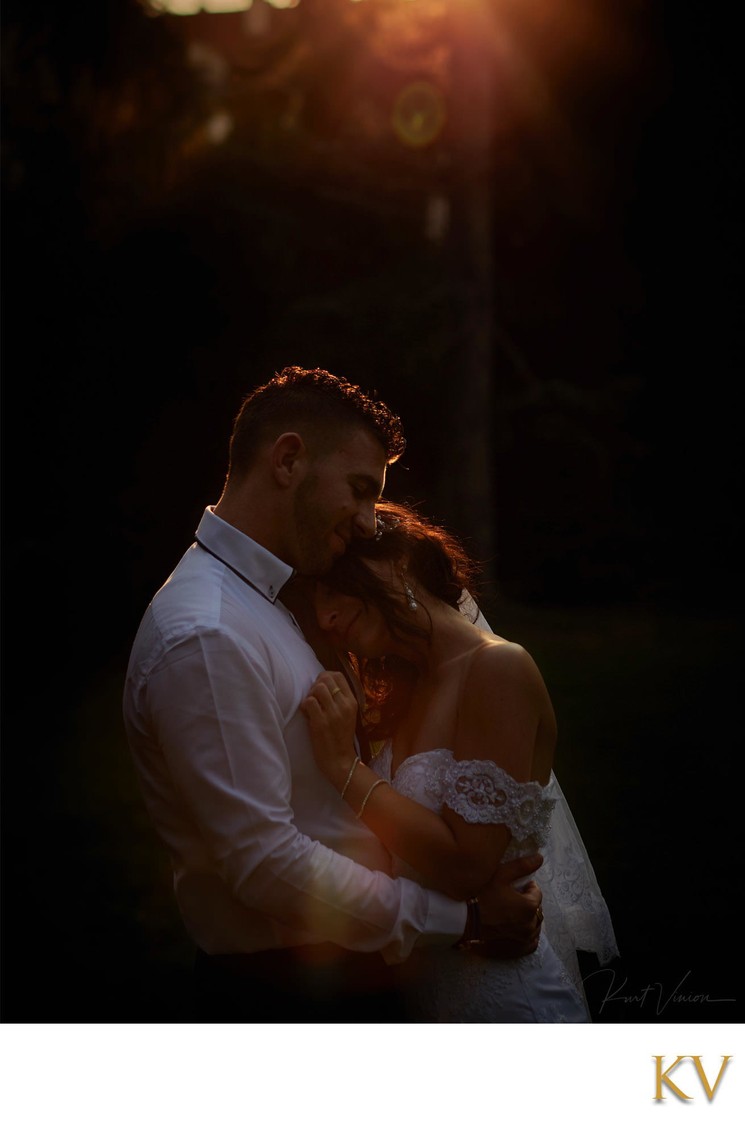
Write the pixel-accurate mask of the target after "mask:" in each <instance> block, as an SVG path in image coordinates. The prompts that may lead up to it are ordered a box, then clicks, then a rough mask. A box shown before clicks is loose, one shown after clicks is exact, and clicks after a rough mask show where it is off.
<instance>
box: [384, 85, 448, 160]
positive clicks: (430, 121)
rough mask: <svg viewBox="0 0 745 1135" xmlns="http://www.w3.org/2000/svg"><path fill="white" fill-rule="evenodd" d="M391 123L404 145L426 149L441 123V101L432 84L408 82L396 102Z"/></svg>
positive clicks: (440, 128)
mask: <svg viewBox="0 0 745 1135" xmlns="http://www.w3.org/2000/svg"><path fill="white" fill-rule="evenodd" d="M391 122H392V125H393V130H394V132H395V134H396V135H397V136H398V138H399V139H400V140H401V141H402V142H403V143H404V145H406V146H414V147H419V146H429V145H430V144H431V143H432V142H434V140H435V139H436V138H437V137H438V135H439V134H440V132H441V130H442V127H443V125H444V123H445V100H444V99H443V97H442V95H441V94H440V92H439V90H438V89H437V87H435V86H434V85H433V84H432V83H425V82H417V83H409V85H408V86H406V87H404V88H403V90H402V91H401V92H400V93H399V95H398V98H397V99H396V102H395V104H394V107H393V115H392V117H391Z"/></svg>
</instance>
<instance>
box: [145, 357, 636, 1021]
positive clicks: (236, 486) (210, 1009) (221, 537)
mask: <svg viewBox="0 0 745 1135" xmlns="http://www.w3.org/2000/svg"><path fill="white" fill-rule="evenodd" d="M404 444H405V442H404V438H403V434H402V428H401V423H400V421H399V419H398V418H397V417H396V416H395V415H394V414H393V413H391V411H390V410H389V409H388V407H386V406H385V405H384V404H383V403H381V402H379V401H376V400H375V399H374V398H372V397H370V396H368V395H367V394H365V393H364V392H363V391H362V390H361V389H360V388H359V387H357V386H355V385H354V384H352V383H350V382H348V381H346V380H345V379H342V378H337V377H335V376H334V375H331V374H329V373H328V372H327V371H324V370H320V369H315V370H305V369H303V368H300V367H287V368H285V370H283V371H282V372H280V373H279V374H277V375H275V376H274V378H272V379H271V380H270V381H268V382H266V383H264V384H263V385H261V386H259V387H257V388H256V389H255V390H254V391H253V392H252V393H251V394H249V395H248V396H247V397H246V398H245V399H244V401H243V403H242V405H241V407H240V410H239V412H238V414H237V416H236V419H235V422H234V426H233V432H232V435H231V438H230V446H229V458H228V472H227V476H226V480H225V485H224V488H223V492H222V495H221V497H220V499H219V501H218V502H217V504H215V505H214V506H209V507H207V508H206V509H205V511H204V514H203V516H202V519H201V521H200V523H199V526H198V528H197V532H196V539H195V542H194V543H193V544H192V545H191V547H189V548H188V549H187V551H186V552H185V554H184V556H183V557H182V559H181V561H180V562H179V563H178V565H177V566H176V567H175V569H174V571H173V572H172V574H171V575H170V576H169V578H168V579H167V580H166V582H165V583H164V584H163V586H162V587H161V588H160V590H159V591H158V592H157V594H156V595H155V596H154V597H153V599H152V601H151V603H150V604H149V606H148V608H147V610H146V612H145V614H144V616H143V619H142V622H141V624H140V627H139V630H138V632H137V635H136V638H135V641H134V644H133V647H132V652H131V656H130V662H129V667H128V671H127V678H126V684H125V691H124V719H125V725H126V730H127V735H128V740H129V744H130V748H131V751H132V755H133V758H134V762H135V766H136V769H137V773H138V777H139V781H140V784H141V787H142V791H143V795H144V799H145V802H146V805H147V808H148V812H149V815H150V817H151V820H152V822H153V824H154V826H155V828H156V830H157V832H158V833H159V835H160V837H161V839H162V840H163V842H164V844H165V846H166V848H167V849H168V852H169V854H170V858H171V862H172V865H173V879H174V888H175V896H176V901H177V904H178V907H179V910H180V913H181V917H182V919H183V922H184V925H185V927H186V930H187V932H188V933H189V935H190V937H191V938H192V940H193V941H194V943H195V947H196V962H195V970H194V1019H195V1020H197V1021H204V1022H238V1021H242V1022H275V1023H297V1022H331V1023H334V1022H340V1023H343V1022H380V1023H387V1022H407V1021H412V1022H453V1023H456V1022H494V1023H506V1022H539V1023H540V1022H573V1023H578V1022H589V1021H590V1019H591V1018H590V1014H589V1010H588V1007H587V1003H586V1000H585V997H584V994H583V991H582V981H581V976H580V971H579V966H578V961H577V950H588V951H593V952H595V953H596V954H597V955H598V957H599V959H600V960H601V961H607V960H608V959H609V958H610V957H612V956H614V954H615V953H616V952H617V951H616V946H615V939H614V934H613V927H612V923H611V919H610V916H609V914H608V910H607V907H606V904H605V902H604V900H603V897H602V894H601V892H600V890H599V888H598V885H597V881H596V879H595V875H594V873H593V870H592V867H591V865H590V863H589V861H588V859H587V855H586V852H585V849H584V846H583V844H582V841H581V838H580V836H579V833H578V832H577V830H576V827H575V826H574V823H573V820H572V816H571V812H570V811H569V809H568V807H567V804H566V801H565V799H564V797H563V794H562V792H561V789H560V787H559V785H558V782H557V780H556V777H555V775H554V773H553V771H552V765H553V757H554V749H555V744H556V722H555V718H554V712H553V709H552V705H551V700H550V697H549V694H548V692H547V690H546V687H545V684H544V682H543V679H542V677H541V674H540V672H539V670H538V668H537V667H536V665H535V663H534V661H533V660H532V658H531V657H530V655H529V654H528V653H527V652H526V651H525V650H524V649H523V648H522V647H521V646H519V645H517V644H515V643H511V642H508V641H506V640H505V639H503V638H501V637H499V636H498V635H497V634H495V633H493V632H492V630H491V629H490V627H489V626H488V624H487V623H486V621H485V620H484V618H483V616H482V615H481V614H480V612H479V610H478V607H477V605H476V602H475V599H474V596H475V595H476V593H477V573H476V568H475V565H474V564H473V563H472V561H471V560H470V558H469V556H468V555H467V554H466V552H465V550H464V548H463V546H462V545H461V543H460V542H459V541H458V540H457V539H456V538H455V537H454V536H453V535H452V534H451V533H449V532H448V531H446V530H445V529H444V528H443V527H442V526H440V525H437V524H433V523H431V522H430V521H429V520H428V519H427V518H426V517H424V516H422V515H420V514H419V513H418V512H417V511H415V510H413V509H411V508H409V507H407V506H403V505H400V504H395V503H393V502H391V501H386V500H385V499H384V498H383V492H384V488H385V477H386V470H387V468H388V466H389V465H391V464H392V463H393V462H395V461H396V460H397V459H398V458H399V457H400V455H401V453H402V452H403V449H404Z"/></svg>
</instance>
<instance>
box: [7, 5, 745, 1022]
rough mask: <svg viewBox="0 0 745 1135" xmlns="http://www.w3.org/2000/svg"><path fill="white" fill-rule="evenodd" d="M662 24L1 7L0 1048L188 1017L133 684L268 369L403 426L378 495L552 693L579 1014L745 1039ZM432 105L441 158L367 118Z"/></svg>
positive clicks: (696, 206)
mask: <svg viewBox="0 0 745 1135" xmlns="http://www.w3.org/2000/svg"><path fill="white" fill-rule="evenodd" d="M588 8H589V12H588V11H587V9H588ZM685 8H686V11H685V12H681V11H680V10H679V9H680V6H679V5H672V4H664V3H661V2H657V3H653V4H639V3H634V2H632V0H628V2H625V3H624V2H621V0H613V2H611V0H605V2H604V3H602V4H596V5H594V6H593V5H590V6H588V5H586V4H584V5H583V4H579V3H577V2H574V0H565V2H563V3H558V2H557V3H549V2H548V0H546V3H545V4H543V5H526V6H521V5H517V4H513V5H506V4H501V5H500V4H498V3H496V0H494V2H492V0H485V2H484V4H483V5H481V11H482V15H481V17H478V11H479V6H478V5H476V4H470V3H469V4H462V5H460V7H459V11H460V14H459V15H455V14H454V13H455V12H456V9H458V6H456V5H450V4H447V3H446V4H440V5H438V4H434V3H432V4H430V3H427V2H426V0H412V2H411V3H409V4H394V3H392V2H390V3H389V2H387V0H365V2H364V3H359V4H352V3H351V0H324V2H323V3H321V0H301V3H300V4H299V5H298V7H297V8H294V9H288V10H275V9H272V8H269V7H268V5H267V4H266V3H265V2H264V0H255V3H254V7H253V9H252V13H253V14H252V15H251V14H249V15H250V22H249V19H248V17H245V18H244V17H240V16H208V15H205V14H201V15H199V16H197V17H190V18H181V19H172V18H167V17H163V16H161V17H157V18H156V17H154V16H153V15H148V14H146V12H145V10H144V9H143V8H142V7H140V6H139V5H138V4H137V3H135V2H134V0H132V2H127V0H108V2H106V3H104V2H103V0H100V2H99V0H97V2H95V3H94V2H88V3H78V4H75V5H65V6H63V5H59V4H56V3H51V2H48V3H44V2H40V3H36V4H23V3H6V4H5V5H4V12H3V102H4V114H3V220H4V225H3V229H4V233H3V236H4V240H3V271H4V280H3V285H4V286H3V388H2V390H3V402H4V405H3V410H4V413H3V427H4V456H5V477H4V480H3V490H4V498H3V520H4V535H5V539H4V548H3V570H4V593H3V598H4V611H3V615H4V634H3V647H4V649H3V663H4V665H3V686H4V731H5V738H4V744H3V757H2V809H3V812H2V871H3V877H2V930H3V946H2V980H3V986H2V1005H1V1009H2V1018H3V1019H4V1020H5V1021H11V1022H13V1021H15V1022H18V1021H28V1022H60V1021H61V1022H86V1021H91V1022H120V1021H122V1022H129V1021H135V1022H137V1021H141V1022H157V1021H179V1020H182V1019H187V1018H186V1016H185V1015H186V1014H187V1012H188V1011H187V1009H186V1006H185V1001H184V997H183V993H184V988H185V985H186V982H187V976H188V971H189V966H190V962H191V949H190V946H189V943H188V941H187V940H186V938H185V936H184V933H183V931H182V929H181V926H180V923H179V920H178V917H177V914H176V912H175V909H174V904H173V900H172V897H171V892H170V880H169V874H168V865H167V863H166V861H165V858H164V854H163V852H162V850H161V848H160V846H159V845H158V843H157V840H156V838H155V836H154V834H153V832H152V830H151V828H150V826H149V823H148V820H147V817H146V815H145V814H144V810H143V807H142V804H141V801H140V798H139V795H138V791H137V786H136V783H135V781H134V777H133V772H132V769H131V767H130V763H129V757H128V754H127V750H126V743H125V741H124V736H123V731H122V726H121V715H120V699H121V689H122V682H123V675H124V669H125V667H126V659H127V654H128V650H129V645H130V643H131V640H132V637H133V635H134V632H135V630H136V626H137V622H138V620H139V617H140V615H141V613H142V610H143V609H144V606H145V605H146V603H147V602H148V600H149V598H150V596H151V594H152V592H153V591H154V590H155V589H156V588H157V587H158V586H159V585H160V583H161V582H162V581H163V580H164V578H165V577H166V575H167V574H168V572H169V571H170V569H171V568H172V567H173V566H174V564H175V562H176V560H177V559H178V558H179V556H180V555H181V553H182V551H183V550H184V549H185V547H186V546H187V545H188V544H189V543H190V542H191V538H192V535H193V531H194V528H195V526H196V524H197V522H198V520H199V517H200V515H201V513H202V510H203V508H204V506H205V505H206V504H208V503H214V501H215V500H216V499H217V497H218V495H219V492H220V489H221V487H222V480H223V476H224V471H225V461H226V451H227V437H228V433H229V430H230V424H231V420H232V416H233V414H234V413H235V411H236V410H237V407H238V404H239V401H240V399H241V397H242V396H243V394H245V393H246V392H247V391H248V390H249V389H250V388H251V387H253V386H254V385H256V384H257V383H259V382H262V381H264V380H266V378H268V377H270V376H271V374H272V373H274V371H275V370H277V369H279V368H281V367H282V366H284V365H287V364H289V363H297V364H300V365H303V366H322V367H325V368H327V369H329V370H331V371H334V372H335V373H338V374H343V375H345V376H346V377H348V378H350V379H352V380H353V381H356V382H359V383H360V384H361V385H363V386H364V387H366V388H368V389H371V390H376V391H377V392H378V394H379V395H380V396H381V397H383V398H385V399H386V400H387V401H388V402H389V403H390V405H391V406H392V407H393V408H394V409H395V410H396V411H397V412H399V413H400V414H401V415H402V417H403V419H404V423H405V426H406V434H407V437H408V439H409V445H408V449H407V453H406V454H405V456H404V458H403V459H402V461H401V462H400V463H399V465H397V466H396V467H394V469H393V470H392V471H391V474H390V477H389V486H388V491H389V494H390V495H391V496H393V497H398V498H399V499H407V500H413V501H415V502H420V503H421V504H422V506H423V507H424V508H425V509H426V510H427V511H429V513H430V515H432V516H434V517H435V518H436V519H438V520H440V521H443V522H445V523H447V524H448V525H450V526H451V527H452V528H453V529H454V530H456V531H458V532H459V534H460V535H462V536H463V537H464V538H465V539H466V540H467V541H468V542H469V544H470V545H471V547H472V550H473V551H474V552H475V553H476V554H477V555H479V556H480V558H481V559H482V560H483V561H484V564H485V587H484V593H483V604H484V607H485V610H486V613H487V615H488V617H489V619H490V621H491V623H492V625H493V626H494V627H495V629H496V630H498V631H499V632H500V633H502V634H505V635H507V636H508V637H512V638H514V639H516V640H518V641H520V642H522V643H523V644H524V645H525V646H526V647H527V648H528V649H529V650H530V651H531V653H532V654H533V656H534V657H535V658H536V660H537V662H538V663H539V665H540V667H541V669H542V670H543V673H544V675H545V677H546V680H547V683H548V685H549V688H550V690H551V693H552V696H553V698H554V702H555V706H556V710H557V715H558V718H559V726H560V746H559V751H558V755H557V773H558V776H559V780H560V782H561V784H562V786H563V788H564V791H565V793H566V795H567V797H568V799H569V802H570V804H571V806H572V808H573V810H574V813H575V817H576V818H577V820H578V823H579V826H580V829H581V831H582V833H583V836H584V838H585V842H586V843H587V846H588V849H589V851H590V854H591V857H592V859H593V862H594V864H595V867H596V870H597V873H598V876H599V879H600V881H601V884H602V886H603V889H604V892H605V894H606V896H607V898H608V902H609V905H610V907H611V910H612V913H613V916H614V921H615V925H616V929H617V935H618V939H619V944H620V947H621V958H620V960H619V961H618V962H616V963H614V964H613V966H612V967H611V970H610V972H609V973H606V974H598V973H593V970H594V969H595V967H594V964H593V963H591V962H588V964H587V972H588V979H587V989H588V993H589V995H590V997H591V1001H592V1003H593V1009H594V1012H595V1018H596V1020H598V1021H600V1022H609V1023H616V1022H626V1021H628V1022H632V1023H637V1022H646V1021H657V1020H660V1021H666V1022H671V1021H673V1022H674V1021H687V1020H690V1021H693V1022H705V1021H709V1022H718V1021H732V1020H740V1019H741V1017H740V1012H739V1009H738V1005H737V1002H736V1000H735V999H736V998H737V985H738V980H737V977H738V975H737V973H736V966H735V951H734V948H733V943H734V941H735V936H736V933H737V931H736V926H735V922H736V920H735V914H736V911H737V907H738V901H739V890H740V888H739V886H733V884H732V879H733V878H734V879H737V880H739V870H738V868H739V860H738V859H737V858H736V853H735V846H736V843H735V831H734V822H735V821H734V801H735V797H736V791H735V789H736V780H737V777H736V773H737V771H738V770H739V764H740V754H741V752H742V745H741V735H740V732H739V730H736V726H738V725H739V718H740V709H739V707H740V704H741V696H740V690H741V682H740V681H739V673H738V671H739V666H738V663H739V660H740V641H741V627H740V618H739V590H740V588H739V584H740V577H741V571H740V550H739V549H740V539H741V520H740V515H741V512H740V507H739V504H740V497H739V487H740V486H739V475H740V434H741V424H740V421H741V420H740V399H739V385H740V380H741V374H742V369H741V365H740V364H741V358H740V355H739V346H740V342H739V339H740V335H739V323H740V320H739V316H740V313H741V306H740V299H741V295H740V292H739V277H738V272H739V260H740V252H741V249H740V239H739V238H740V192H741V183H740V181H739V179H738V177H737V161H736V157H737V153H738V150H739V148H740V142H741V139H740V137H739V132H738V130H737V124H736V113H735V106H736V101H735V98H734V81H733V78H732V75H733V71H732V67H731V64H732V56H733V45H734V41H735V37H734V31H733V29H729V31H728V29H727V28H726V27H721V26H715V24H714V17H713V16H711V15H706V16H704V15H703V14H702V13H701V12H698V11H696V6H695V5H693V6H691V5H686V6H685ZM479 21H480V22H479ZM421 81H425V82H427V83H428V84H429V85H430V88H429V89H430V90H431V89H432V88H434V89H435V91H436V92H439V94H438V95H437V98H439V99H440V100H441V106H442V107H443V108H444V112H445V113H444V119H443V122H442V126H441V129H440V131H439V133H437V134H436V135H435V136H434V137H433V138H432V139H431V140H427V139H426V137H425V136H424V135H423V132H424V131H425V130H426V127H427V122H428V121H429V119H428V117H427V116H428V114H431V113H432V111H433V104H432V101H431V98H430V102H429V103H424V104H419V105H418V106H416V107H415V108H414V112H413V113H412V114H409V115H408V117H407V116H405V117H404V119H403V126H401V120H400V119H399V132H398V133H397V132H396V127H395V126H394V125H393V124H392V113H393V110H394V108H395V106H396V100H397V98H398V97H399V95H400V93H401V92H402V91H404V90H406V89H407V88H408V87H409V86H410V84H412V83H415V82H421ZM436 107H437V101H435V104H434V109H436ZM228 126H229V127H230V129H228ZM443 203H446V205H444V204H443ZM443 208H444V209H445V210H446V214H447V223H442V222H441V223H440V225H439V227H438V225H437V223H436V222H437V218H438V217H440V218H441V219H442V217H443V216H444V215H445V214H443V211H442V210H443ZM428 217H429V218H430V222H431V225H432V224H433V225H434V228H432V227H430V228H429V229H428V227H427V218H428ZM738 846H739V841H738ZM611 982H612V986H611ZM645 989H647V992H646V993H644V990H645ZM611 994H612V995H613V996H614V997H615V995H616V994H618V995H619V997H620V998H623V997H628V998H629V1000H626V1001H624V1000H622V999H614V1000H610V999H608V995H611ZM676 997H677V998H678V999H676Z"/></svg>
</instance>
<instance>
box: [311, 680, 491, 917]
mask: <svg viewBox="0 0 745 1135" xmlns="http://www.w3.org/2000/svg"><path fill="white" fill-rule="evenodd" d="M302 708H303V712H304V713H305V716H306V718H307V720H308V725H309V728H310V733H311V739H312V743H313V751H314V755H315V759H316V763H317V764H318V766H319V768H320V769H321V771H322V772H323V773H324V775H325V776H326V777H327V778H328V780H329V781H330V782H331V783H332V784H333V785H334V787H335V788H336V789H337V791H339V792H340V793H341V794H342V795H343V797H344V800H345V801H346V802H347V804H349V806H350V807H351V808H352V809H353V810H354V812H355V813H356V814H357V815H358V817H359V818H360V819H362V820H363V822H364V823H365V824H367V826H368V827H369V828H370V829H371V830H372V831H373V832H375V834H376V835H377V836H378V837H379V839H380V840H381V841H382V842H383V843H384V844H385V846H386V847H388V848H389V850H390V851H392V852H394V853H395V854H396V855H398V856H399V857H400V858H401V859H403V860H404V862H406V863H408V864H409V865H410V866H411V867H413V868H414V870H416V871H417V872H418V873H419V874H420V875H421V876H422V877H423V879H424V880H425V881H426V882H427V883H428V884H429V885H430V886H432V887H434V888H436V889H437V890H439V891H442V892H444V893H445V894H448V895H450V896H451V897H453V898H459V899H463V898H470V897H471V896H472V895H475V894H478V893H479V891H480V890H481V889H482V887H484V886H485V885H486V883H487V881H488V880H489V879H490V878H491V877H492V876H493V875H494V872H495V871H496V868H497V866H498V864H499V862H500V861H501V859H502V856H503V854H504V851H505V848H506V847H507V843H508V842H509V838H510V833H509V829H508V828H507V827H506V826H505V825H504V824H503V823H484V822H480V823H474V822H468V821H467V820H466V819H464V818H463V817H462V815H459V814H458V812H456V811H455V810H453V809H452V808H449V807H447V806H446V807H445V809H444V813H443V815H442V816H438V815H437V814H436V813H435V812H433V811H431V810H430V809H429V808H426V807H425V806H424V805H422V804H418V803H417V802H416V801H414V800H410V799H409V798H408V797H406V796H402V795H400V794H399V793H398V792H396V791H395V790H394V789H393V788H392V787H391V786H390V785H389V784H388V783H387V781H385V780H381V779H380V778H379V777H378V776H377V775H376V774H375V772H374V771H373V770H372V769H371V768H368V767H367V766H366V765H364V764H362V763H361V762H359V761H358V760H356V754H355V749H354V722H355V718H356V711H357V703H356V700H355V698H354V695H353V694H352V692H351V691H350V689H349V687H348V685H347V684H346V682H345V681H344V678H343V675H341V674H336V673H334V672H330V671H327V672H325V673H324V674H322V675H320V677H319V679H318V681H317V682H316V683H315V685H314V686H313V689H312V690H311V691H310V694H309V696H308V698H307V699H306V701H305V702H304V703H303V707H302ZM492 739H493V740H494V741H495V743H496V741H497V738H496V736H495V737H494V738H489V737H487V738H486V739H485V740H484V742H483V743H484V744H485V745H487V746H488V745H489V744H490V741H491V740H492ZM480 748H481V746H480ZM495 751H498V750H495V749H494V748H491V749H490V752H491V754H492V758H493V754H494V752H495ZM474 758H475V759H483V758H480V755H479V754H474Z"/></svg>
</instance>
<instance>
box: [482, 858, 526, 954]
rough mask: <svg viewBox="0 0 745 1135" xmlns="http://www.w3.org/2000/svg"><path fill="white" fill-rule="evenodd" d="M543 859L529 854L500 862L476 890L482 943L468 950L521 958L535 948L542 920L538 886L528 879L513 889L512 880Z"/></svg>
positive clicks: (515, 880) (524, 873) (518, 877)
mask: <svg viewBox="0 0 745 1135" xmlns="http://www.w3.org/2000/svg"><path fill="white" fill-rule="evenodd" d="M542 862H543V856H541V855H529V856H525V857H523V858H522V859H513V860H511V861H510V862H509V863H501V864H500V865H499V867H498V868H497V871H496V872H495V874H494V875H493V876H492V878H491V879H490V880H489V882H488V883H487V885H486V887H484V889H483V890H482V891H481V892H480V893H479V896H478V904H479V911H480V920H481V927H480V934H479V937H480V938H481V939H482V944H480V945H475V946H472V947H471V949H473V950H474V951H476V952H477V953H479V954H488V955H489V956H491V957H496V958H521V957H523V956H524V955H526V954H532V953H533V951H534V950H536V949H537V947H538V942H539V939H540V936H541V923H542V922H543V912H542V910H541V898H542V894H541V889H540V887H539V886H538V884H537V883H535V882H532V881H531V882H529V883H528V884H527V885H526V886H525V887H523V888H521V889H520V890H516V889H515V883H516V882H517V881H518V880H519V879H524V878H525V877H526V875H530V874H532V872H533V871H537V870H538V868H539V867H540V865H541V863H542Z"/></svg>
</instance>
